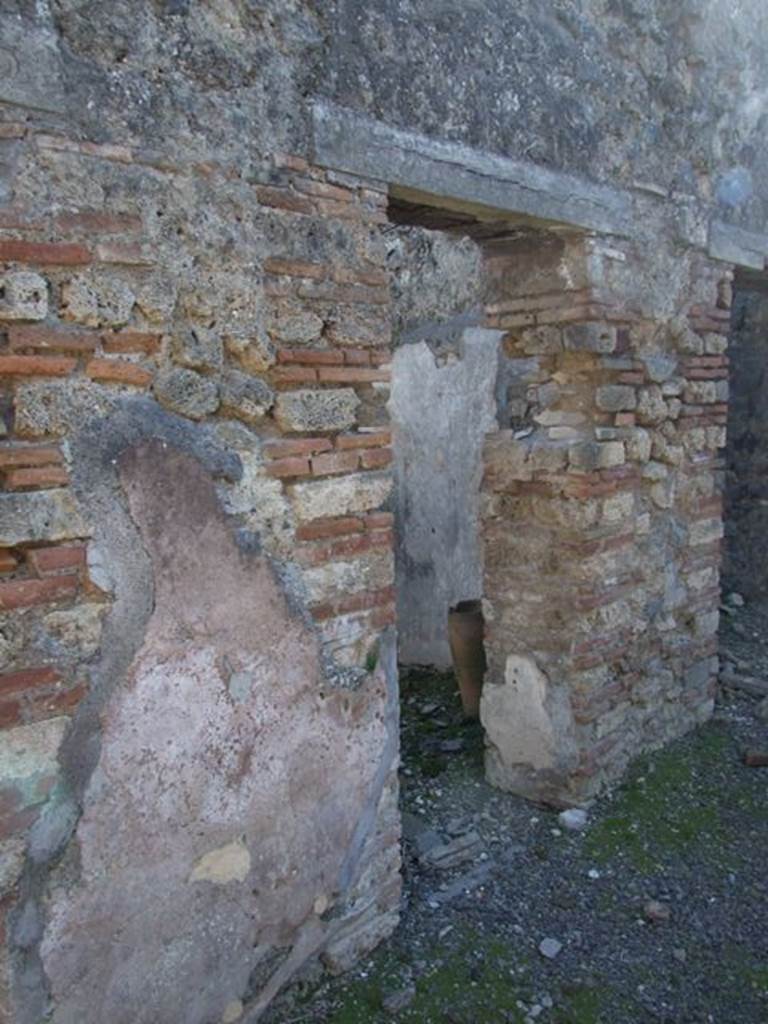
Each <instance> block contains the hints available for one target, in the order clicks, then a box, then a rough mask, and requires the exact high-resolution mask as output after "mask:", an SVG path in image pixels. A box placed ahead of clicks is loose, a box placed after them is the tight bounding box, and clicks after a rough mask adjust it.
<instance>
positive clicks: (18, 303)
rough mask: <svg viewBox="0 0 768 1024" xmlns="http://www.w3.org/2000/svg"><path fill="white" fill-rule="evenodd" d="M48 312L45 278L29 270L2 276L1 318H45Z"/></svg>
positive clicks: (0, 293)
mask: <svg viewBox="0 0 768 1024" xmlns="http://www.w3.org/2000/svg"><path fill="white" fill-rule="evenodd" d="M47 313H48V284H47V282H46V280H45V278H43V277H40V275H39V274H33V273H31V272H30V271H28V270H17V271H13V272H9V273H7V274H3V275H2V276H0V320H44V319H45V317H46V315H47Z"/></svg>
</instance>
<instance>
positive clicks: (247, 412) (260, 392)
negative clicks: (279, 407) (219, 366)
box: [221, 370, 275, 423]
mask: <svg viewBox="0 0 768 1024" xmlns="http://www.w3.org/2000/svg"><path fill="white" fill-rule="evenodd" d="M274 402H275V393H274V391H273V390H272V388H271V387H269V385H268V384H266V383H265V382H264V381H263V380H260V379H259V378H258V377H251V376H250V375H249V374H247V373H240V372H239V371H238V370H227V371H226V372H225V373H223V374H222V376H221V411H222V412H223V413H225V414H229V415H230V416H235V417H236V418H237V419H239V420H243V421H244V422H246V423H259V422H260V421H261V420H263V419H264V417H265V416H266V414H267V413H268V412H269V410H270V409H271V408H272V406H273V405H274Z"/></svg>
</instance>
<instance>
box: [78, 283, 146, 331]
mask: <svg viewBox="0 0 768 1024" xmlns="http://www.w3.org/2000/svg"><path fill="white" fill-rule="evenodd" d="M135 301H136V297H135V295H134V293H133V291H132V290H131V288H130V287H129V286H128V285H127V284H125V283H124V282H122V281H120V280H119V279H118V278H115V277H102V276H96V275H88V276H86V275H81V276H78V277H73V278H72V279H71V280H69V281H66V282H65V283H64V284H63V285H62V288H61V308H60V312H61V317H62V319H63V320H70V321H72V322H74V323H78V324H83V326H85V327H122V326H123V325H124V324H127V323H128V321H129V320H130V318H131V311H132V310H133V307H134V303H135Z"/></svg>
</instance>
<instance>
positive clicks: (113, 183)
mask: <svg viewBox="0 0 768 1024" xmlns="http://www.w3.org/2000/svg"><path fill="white" fill-rule="evenodd" d="M3 130H4V132H5V134H6V135H8V133H11V134H12V135H13V137H14V138H18V144H19V153H18V160H19V162H20V164H22V165H25V164H26V166H27V171H28V174H30V175H31V174H32V169H33V168H34V167H37V166H45V167H46V168H47V169H48V173H49V175H50V195H49V197H48V202H39V201H38V202H36V203H35V204H34V205H33V206H32V205H28V204H25V203H24V202H23V200H22V201H20V202H19V203H18V205H17V206H15V207H14V208H12V209H8V210H5V211H4V212H3V213H2V222H1V223H2V229H1V230H2V238H0V261H2V268H3V270H2V278H1V279H0V296H1V298H0V336H1V337H2V352H1V353H0V375H1V376H2V379H3V382H4V392H3V402H4V407H3V408H4V428H3V431H4V434H3V439H2V442H0V471H1V472H2V483H3V493H2V495H1V496H0V545H2V551H1V552H0V556H1V561H0V569H1V571H2V573H3V579H2V582H0V607H1V608H2V610H3V613H4V624H3V633H2V643H3V652H2V653H3V663H4V669H3V673H2V675H0V721H1V723H2V728H3V729H4V730H6V732H4V734H3V746H2V753H0V774H1V775H2V790H1V792H2V816H1V817H0V843H1V844H2V845H1V846H0V850H1V851H2V853H1V857H2V860H1V863H2V885H3V897H2V904H1V905H2V908H3V914H4V926H5V931H4V945H5V953H4V954H3V960H2V979H3V983H2V991H3V996H2V1004H3V1005H4V1007H5V1008H6V1010H5V1012H6V1013H8V1014H10V1013H11V1010H10V1007H11V1006H14V1007H15V1013H16V1015H17V1016H13V1017H9V1019H13V1020H16V1019H18V1020H24V1021H26V1020H37V1019H38V1018H39V1017H40V1016H41V1015H43V1014H45V1013H46V1012H47V1008H48V1007H49V1006H50V1007H52V1008H53V1013H54V1019H56V1020H61V1021H64V1020H79V1021H86V1020H94V1021H95V1020H104V1019H107V1018H109V1019H110V1020H113V1021H119V1020H123V1021H126V1022H128V1021H131V1022H132V1024H137V1022H138V1021H140V1020H145V1021H147V1022H150V1021H151V1022H158V1021H161V1020H163V1021H168V1022H171V1021H176V1020H178V1019H179V1012H180V1011H179V998H180V996H179V993H180V992H184V993H185V996H184V998H185V999H186V1000H187V1001H188V1002H187V1005H186V1007H185V1009H184V1011H183V1015H184V1017H185V1019H189V1020H199V1021H203V1020H205V1021H208V1020H218V1019H220V1018H221V1017H222V1015H226V1014H229V1015H230V1018H231V1019H234V1017H235V1015H238V1016H239V1015H240V1012H241V1011H242V1006H243V1003H244V1002H247V1004H248V1009H249V1012H252V1013H256V1012H258V1009H259V1007H260V1006H263V1005H266V1003H267V1002H268V1001H269V999H270V998H271V995H273V994H274V992H275V991H276V990H277V989H278V988H279V987H280V986H281V985H282V984H283V983H284V981H285V980H288V979H289V978H290V977H292V976H293V975H294V973H295V971H296V970H297V969H298V968H300V967H301V966H303V965H304V963H305V962H306V961H308V960H312V959H313V958H317V956H321V958H322V961H323V963H324V964H325V965H326V966H327V967H329V968H331V969H333V970H338V969H341V968H343V967H345V966H347V965H349V964H350V963H352V961H353V960H354V958H355V957H356V956H357V955H359V953H360V951H361V950H363V949H367V948H369V947H370V946H371V945H372V944H374V943H375V942H376V941H378V940H379V939H380V938H381V937H382V936H383V935H385V934H386V933H387V932H388V931H389V930H391V928H392V927H393V926H394V923H395V922H396V919H397V906H398V896H399V875H398V868H399V851H398V839H399V826H398V820H397V776H396V767H397V703H396V673H395V670H394V649H393V643H392V636H391V633H392V626H393V623H394V591H393V559H392V547H393V544H392V514H391V512H389V511H386V510H385V507H386V503H387V499H388V496H389V494H390V490H391V474H390V468H389V467H390V463H391V448H390V433H389V430H388V423H387V416H386V399H387V394H388V381H389V350H388V347H389V314H388V309H387V305H388V289H387V277H386V274H385V272H384V269H383V266H382V258H381V256H380V253H382V252H383V248H382V247H381V246H380V245H379V244H378V243H377V241H376V233H377V231H378V230H379V228H380V225H381V224H382V223H383V222H384V221H385V207H386V195H385V194H384V193H383V192H382V191H381V190H380V189H377V188H375V187H372V186H371V185H370V184H367V183H366V182H363V181H360V182H355V181H352V180H347V181H346V182H345V184H344V185H341V184H337V183H334V182H333V181H331V180H329V178H328V175H326V173H325V172H323V171H322V170H319V169H317V168H313V167H310V166H309V165H308V164H307V163H306V161H305V160H303V159H300V158H297V157H292V156H289V155H286V156H281V155H277V156H275V157H274V159H273V162H272V170H271V172H270V175H269V184H265V185H263V186H256V187H254V186H252V185H248V184H244V183H243V182H241V181H239V180H238V179H237V178H236V177H235V176H233V174H232V173H231V170H232V169H231V168H227V167H223V166H221V167H220V166H208V165H206V166H197V165H194V164H190V165H188V166H173V167H168V166H157V165H155V164H153V163H152V161H151V159H150V158H148V157H147V156H146V155H142V154H141V153H139V152H137V151H135V150H134V149H132V148H131V147H129V146H124V145H120V146H112V145H96V144H92V143H87V142H78V141H75V140H73V139H71V138H67V137H65V136H58V135H57V136H54V135H50V134H48V133H44V132H37V131H35V130H33V129H29V128H27V127H26V126H25V125H24V124H23V123H13V122H10V123H4V124H3ZM62 158H65V161H66V163H65V167H64V166H60V164H59V161H60V160H61V159H62ZM59 171H60V173H61V174H62V175H63V177H64V178H65V179H66V181H67V189H68V196H67V197H66V201H64V200H63V199H62V197H61V196H60V195H59V193H58V192H57V187H60V186H61V185H62V183H63V179H59V178H58V173H59ZM22 180H24V178H23V177H22ZM77 182H79V183H80V185H79V186H78V185H77V184H76V183H77ZM94 190H99V191H100V192H101V194H102V195H106V194H107V193H108V194H109V195H110V196H111V197H112V198H111V201H110V203H109V204H106V203H103V204H94V203H93V200H92V198H91V195H92V193H93V192H94ZM137 191H138V194H139V195H140V196H141V197H142V200H141V201H140V203H139V208H138V209H137V206H136V203H135V201H134V198H133V196H134V193H135V192H137ZM187 191H189V192H193V193H194V194H195V196H196V198H195V208H196V209H207V210H208V214H207V215H208V216H213V215H214V211H218V213H217V214H216V215H218V216H220V217H221V218H222V224H224V222H225V220H226V219H227V218H230V217H234V216H235V211H237V210H238V209H239V210H241V211H242V213H241V215H240V220H241V222H242V221H245V219H246V218H247V220H248V223H247V224H246V225H245V226H243V227H241V228H240V229H239V230H238V232H237V236H238V237H237V238H236V239H234V238H233V240H232V245H233V248H232V249H230V246H229V245H225V244H223V243H222V246H221V247H220V248H218V249H217V250H215V251H213V252H209V253H207V254H206V252H205V250H203V251H202V253H201V251H200V249H199V242H198V240H197V239H196V238H194V237H192V238H187V237H186V236H185V235H184V234H183V233H177V230H176V227H175V225H176V224H177V223H188V222H189V223H192V222H193V220H194V217H193V216H192V214H191V211H190V210H189V209H188V208H187V206H186V200H185V192H187ZM73 192H76V193H77V194H76V195H73ZM121 197H122V198H121ZM255 224H258V228H256V227H255V226H254V225H255ZM251 232H253V238H255V239H257V241H258V245H256V242H255V241H254V240H253V238H252V237H251ZM265 234H266V236H267V237H268V238H269V239H270V240H271V241H270V243H269V251H268V253H267V254H266V255H264V253H263V245H264V242H263V236H264V235H265ZM310 238H311V239H312V240H313V246H312V249H313V252H314V254H315V258H314V259H307V258H303V257H304V254H305V250H306V249H307V248H308V244H307V240H308V239H310ZM318 239H321V240H323V241H322V242H321V243H320V244H318ZM228 253H229V254H228ZM297 254H298V255H297ZM299 256H301V257H302V258H299ZM256 282H258V286H257V283H256ZM203 467H204V468H203ZM205 470H208V472H207V473H206V472H205ZM233 901H234V902H235V903H236V904H238V905H239V907H240V909H238V910H233V909H232V907H233ZM150 936H153V937H154V938H150ZM169 971H170V972H171V976H172V977H173V979H174V980H173V983H172V984H170V985H169V984H168V982H167V980H166V979H167V977H168V976H169ZM131 992H134V993H141V994H142V996H141V1003H142V1005H141V1007H139V1006H138V1005H137V1004H136V1002H135V1001H132V1000H131V999H128V1001H127V1002H126V993H131Z"/></svg>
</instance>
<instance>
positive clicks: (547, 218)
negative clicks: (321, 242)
mask: <svg viewBox="0 0 768 1024" xmlns="http://www.w3.org/2000/svg"><path fill="white" fill-rule="evenodd" d="M313 122H314V148H315V152H314V159H315V161H316V162H317V163H318V164H320V165H321V166H324V167H328V168H332V169H334V170H337V171H346V172H347V173H350V174H358V175H360V176H362V177H372V178H376V179H379V180H382V181H386V182H387V183H388V184H389V185H390V186H397V187H399V188H401V189H407V190H408V191H409V192H410V193H413V194H417V195H418V196H419V197H420V198H421V199H422V201H424V202H427V203H428V202H429V199H430V198H431V199H432V203H431V204H430V205H442V204H441V203H439V202H435V200H436V199H438V198H439V199H444V200H447V201H448V203H449V204H450V205H451V207H452V208H453V209H456V208H457V203H459V204H466V208H467V209H472V208H477V207H478V206H479V207H485V208H486V209H488V210H493V211H497V212H498V213H500V214H501V215H502V216H503V217H506V218H508V219H510V220H514V219H519V218H520V216H521V215H522V216H523V217H524V218H533V219H535V220H539V221H544V222H547V223H550V224H557V225H562V226H566V227H574V228H581V229H585V230H587V231H600V232H605V233H608V234H616V235H625V236H631V235H632V234H634V231H633V228H632V202H631V197H630V194H629V193H628V192H625V191H622V190H619V189H615V188H611V187H609V186H606V185H599V184H596V183H594V182H590V181H587V180H585V179H583V178H578V177H576V176H574V175H570V174H564V173H562V172H559V171H552V170H550V169H549V168H546V167H540V166H538V165H536V164H533V163H528V162H523V161H518V160H510V159H508V158H506V157H502V156H497V155H495V154H493V153H487V152H483V151H481V150H476V149H472V148H470V147H469V146H465V145H462V144H461V143H456V142H445V141H441V140H437V139H432V138H428V137H427V136H425V135H418V134H415V133H412V132H406V131H402V130H400V129H397V128H392V127H390V126H389V125H387V124H384V123H383V122H381V121H376V120H374V119H373V118H369V117H366V116H363V115H361V114H358V113H356V112H354V111H352V110H349V109H347V108H345V107H339V106H336V105H335V104H331V103H328V102H325V101H317V102H316V103H315V104H314V107H313Z"/></svg>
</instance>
